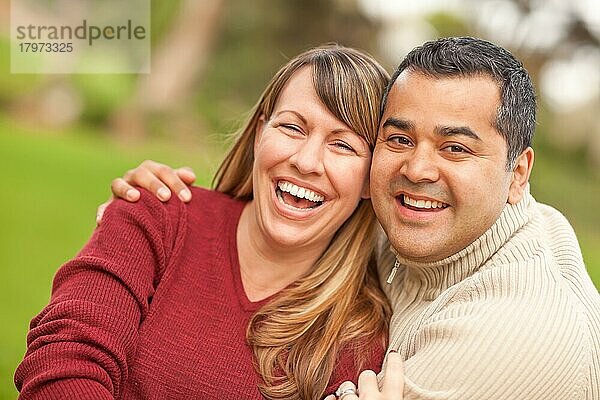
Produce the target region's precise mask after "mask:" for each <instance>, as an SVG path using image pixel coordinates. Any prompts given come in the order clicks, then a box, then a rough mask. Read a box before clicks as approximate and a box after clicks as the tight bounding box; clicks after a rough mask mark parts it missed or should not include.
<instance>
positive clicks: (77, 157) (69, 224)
mask: <svg viewBox="0 0 600 400" xmlns="http://www.w3.org/2000/svg"><path fill="white" fill-rule="evenodd" d="M544 150H545V151H544V152H540V153H537V159H536V167H535V168H534V174H533V178H532V191H533V193H534V195H535V196H536V197H537V198H538V200H539V201H544V202H547V203H550V204H552V205H554V206H555V207H556V208H558V209H560V210H562V211H563V212H565V214H566V215H567V217H568V218H569V219H570V220H571V221H572V223H573V225H574V227H575V230H576V232H577V233H578V237H579V239H580V241H581V246H582V249H583V254H584V258H585V260H586V265H587V267H588V270H589V272H590V275H591V276H592V278H593V279H594V282H595V284H596V286H597V287H600V246H599V244H600V231H599V229H598V226H600V214H599V213H598V212H597V207H595V202H597V199H598V198H600V184H599V183H600V182H599V180H598V177H594V176H592V175H590V174H586V173H585V172H583V173H582V172H581V171H580V169H579V168H578V166H577V163H576V162H575V163H574V162H570V161H573V160H568V159H565V158H564V157H563V155H560V157H559V156H558V155H557V154H554V153H553V152H552V151H551V150H546V149H544ZM210 152H213V153H211V154H209V155H206V154H205V153H206V149H200V148H199V147H198V146H196V147H194V146H185V145H178V144H173V143H166V142H151V143H150V144H144V145H142V146H136V147H121V146H117V145H116V144H114V143H112V142H110V141H109V140H108V139H106V137H105V136H102V135H98V132H93V131H90V132H87V131H85V130H81V129H80V130H77V131H76V132H75V131H71V132H67V133H61V134H60V135H59V134H57V133H48V132H36V131H33V130H32V129H30V128H23V127H21V126H18V125H17V124H15V123H14V122H12V121H11V120H9V119H6V118H5V117H2V116H1V115H0V171H2V172H1V174H2V175H1V176H2V183H3V185H4V190H5V192H6V193H5V194H4V195H2V196H0V210H1V211H0V212H1V213H2V214H1V221H2V222H1V223H0V268H2V279H0V315H1V316H2V318H3V320H5V321H8V323H5V326H4V328H3V329H0V399H11V398H16V395H17V393H16V390H15V389H14V384H13V382H12V376H13V374H14V369H15V368H16V365H17V364H18V362H19V361H20V360H21V358H22V357H23V354H24V352H25V335H26V332H27V327H28V324H29V320H30V319H31V318H32V317H33V316H34V315H35V314H36V313H37V312H39V310H40V309H41V308H42V307H43V306H44V305H45V304H46V302H47V301H48V298H49V294H50V289H51V282H52V278H53V276H54V273H55V271H56V269H57V268H58V267H59V266H60V265H61V264H62V263H63V262H64V261H66V260H67V259H69V258H70V257H72V256H73V255H75V253H76V252H77V251H78V249H79V248H80V247H81V246H82V245H83V244H84V243H85V241H86V240H87V238H88V237H89V235H90V234H91V232H92V230H93V229H94V226H95V221H94V216H95V211H96V207H97V205H98V204H100V203H102V202H103V201H105V199H106V198H107V197H108V193H109V189H108V185H109V182H110V181H111V179H113V178H114V177H116V176H120V175H122V174H123V172H124V171H125V170H127V169H129V168H131V167H132V166H134V165H137V164H139V163H140V162H141V161H142V160H144V159H145V158H154V159H157V160H160V161H163V162H166V163H171V164H172V165H183V164H187V165H190V166H192V167H194V168H195V170H196V172H197V175H198V178H199V179H198V184H200V185H203V186H208V185H209V183H210V177H211V174H212V172H213V171H214V165H215V163H216V161H217V160H218V159H219V155H218V151H216V150H215V149H211V150H209V153H210Z"/></svg>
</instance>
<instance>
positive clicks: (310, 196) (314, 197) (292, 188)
mask: <svg viewBox="0 0 600 400" xmlns="http://www.w3.org/2000/svg"><path fill="white" fill-rule="evenodd" d="M277 187H278V188H279V190H281V191H282V192H286V193H289V194H291V195H293V196H296V197H298V198H300V199H307V200H310V201H314V202H316V203H319V202H322V201H323V200H325V197H323V196H321V195H320V194H316V193H315V192H313V191H312V190H310V189H306V188H303V187H300V186H297V185H294V184H293V183H290V182H287V181H279V182H278V183H277Z"/></svg>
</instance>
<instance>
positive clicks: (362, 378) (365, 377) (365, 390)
mask: <svg viewBox="0 0 600 400" xmlns="http://www.w3.org/2000/svg"><path fill="white" fill-rule="evenodd" d="M358 393H360V395H361V396H363V395H365V394H370V395H373V394H375V393H379V386H378V385H377V374H375V372H374V371H371V370H370V369H367V370H365V371H363V372H361V373H360V375H359V376H358Z"/></svg>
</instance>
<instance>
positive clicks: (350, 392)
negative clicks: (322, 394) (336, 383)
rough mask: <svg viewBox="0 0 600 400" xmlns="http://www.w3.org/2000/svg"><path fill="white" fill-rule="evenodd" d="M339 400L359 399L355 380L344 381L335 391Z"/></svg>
mask: <svg viewBox="0 0 600 400" xmlns="http://www.w3.org/2000/svg"><path fill="white" fill-rule="evenodd" d="M335 394H336V396H337V398H338V400H357V399H358V395H357V390H356V385H355V384H354V382H351V381H346V382H343V383H342V384H341V385H340V387H339V388H338V390H337V391H336V392H335Z"/></svg>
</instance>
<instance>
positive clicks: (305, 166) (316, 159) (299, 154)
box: [290, 135, 325, 175]
mask: <svg viewBox="0 0 600 400" xmlns="http://www.w3.org/2000/svg"><path fill="white" fill-rule="evenodd" d="M324 149H325V144H324V143H323V140H321V138H320V137H319V136H318V135H308V136H307V138H306V139H305V140H303V141H302V142H300V143H299V144H298V147H297V148H296V151H295V152H294V154H293V155H292V156H291V157H290V163H291V164H292V165H293V166H295V167H296V169H297V170H298V172H300V173H301V174H303V175H308V174H318V175H320V174H322V173H323V172H324V171H325V167H324V165H323V155H324V154H323V152H324Z"/></svg>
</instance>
